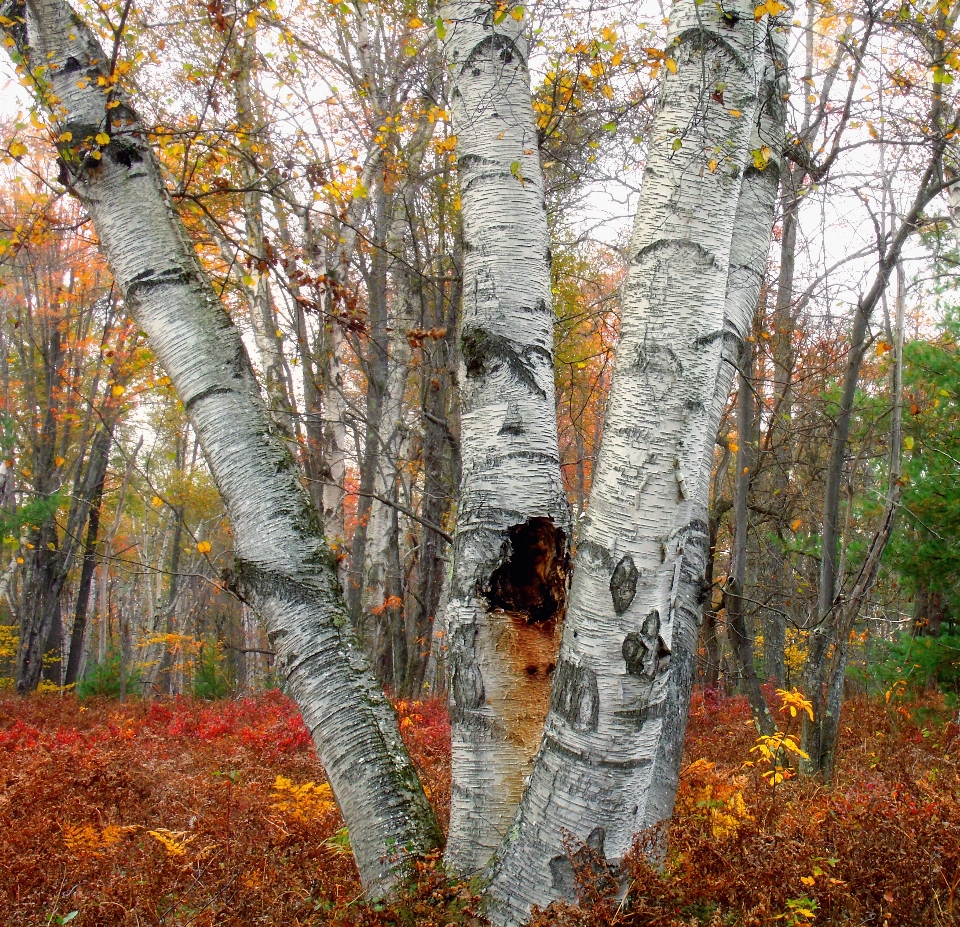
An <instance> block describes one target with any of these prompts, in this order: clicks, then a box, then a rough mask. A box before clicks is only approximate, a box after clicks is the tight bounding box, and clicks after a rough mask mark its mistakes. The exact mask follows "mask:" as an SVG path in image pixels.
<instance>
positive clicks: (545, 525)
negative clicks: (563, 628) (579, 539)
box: [480, 517, 570, 624]
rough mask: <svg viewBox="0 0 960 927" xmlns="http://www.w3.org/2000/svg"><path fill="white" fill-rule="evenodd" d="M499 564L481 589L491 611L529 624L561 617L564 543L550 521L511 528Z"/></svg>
mask: <svg viewBox="0 0 960 927" xmlns="http://www.w3.org/2000/svg"><path fill="white" fill-rule="evenodd" d="M501 558H502V562H501V564H500V566H498V567H497V568H496V570H494V571H493V574H492V575H491V576H490V584H489V587H488V588H487V589H481V590H480V594H481V595H483V596H484V597H485V598H486V599H487V601H488V602H489V603H490V607H491V608H502V609H503V610H504V611H505V612H511V613H512V614H514V615H522V616H524V617H525V618H526V620H527V622H528V623H529V624H539V623H541V622H548V621H554V620H556V619H557V618H559V617H561V616H562V614H563V610H564V608H565V606H566V601H567V574H568V572H569V569H570V563H569V557H568V555H567V539H566V535H565V534H564V533H563V531H561V530H560V528H558V527H557V526H556V525H554V523H553V519H552V518H539V517H538V518H531V519H529V520H528V521H525V522H524V523H523V524H520V525H513V526H512V527H511V528H510V532H509V537H508V539H507V540H506V541H504V543H503V549H502V551H501Z"/></svg>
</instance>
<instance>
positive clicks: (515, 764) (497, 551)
mask: <svg viewBox="0 0 960 927" xmlns="http://www.w3.org/2000/svg"><path fill="white" fill-rule="evenodd" d="M495 13H496V7H495V6H493V5H491V4H488V3H477V2H470V0H463V2H455V3H450V4H448V5H447V6H445V7H444V8H443V10H442V16H443V18H444V20H445V22H446V30H447V32H446V37H445V41H444V53H445V56H446V62H447V67H448V69H449V71H450V77H451V82H452V85H451V114H452V120H453V129H454V132H455V134H456V136H457V156H458V174H459V183H460V194H461V202H462V220H463V242H464V259H463V294H464V295H463V312H462V318H461V327H460V359H459V365H458V375H459V385H460V408H461V422H462V424H461V435H460V440H461V445H460V450H461V455H462V463H463V471H462V477H461V481H460V503H459V509H458V513H457V532H456V536H455V542H454V547H455V551H454V556H455V563H454V569H453V579H452V583H451V589H450V600H449V604H448V606H447V611H446V625H447V632H448V639H447V641H448V648H449V649H448V653H447V659H448V669H449V674H450V675H449V680H450V686H449V692H450V708H451V724H452V728H453V783H452V799H451V809H450V837H449V840H448V843H447V854H446V860H447V863H448V865H450V866H451V867H452V868H453V869H455V870H456V871H457V872H459V873H461V874H463V875H467V874H470V873H471V872H474V871H476V870H478V869H479V868H481V867H482V866H483V865H484V864H485V863H486V862H487V860H488V859H489V857H490V855H491V854H492V852H493V851H494V850H495V849H496V847H497V845H498V844H499V842H500V840H501V839H502V837H503V836H504V835H505V833H506V831H507V828H508V827H509V825H510V821H511V820H512V818H513V815H514V812H515V810H516V805H517V802H518V801H519V799H520V794H521V791H522V789H523V785H524V780H525V778H526V777H527V776H528V775H529V774H530V772H531V770H532V764H533V757H534V754H535V751H536V748H537V745H538V744H539V741H540V734H541V725H542V720H543V718H544V716H545V714H546V709H547V703H548V698H549V687H550V679H551V675H552V672H553V669H554V666H555V664H556V652H557V644H558V637H559V630H560V623H561V621H562V617H563V609H564V606H565V600H566V591H567V572H568V551H569V540H570V513H569V507H568V504H567V499H566V496H565V494H564V490H563V484H562V481H561V477H560V458H559V450H558V441H557V423H556V409H555V403H554V380H553V321H554V320H553V310H552V299H551V278H550V252H549V239H548V231H547V218H546V209H545V206H544V199H543V176H542V172H541V169H540V158H539V150H538V145H537V132H536V126H535V122H534V114H533V109H532V107H531V102H530V78H529V72H528V65H527V54H528V46H527V40H526V37H525V31H526V30H525V24H522V23H518V22H517V21H516V20H515V19H514V18H513V17H512V16H511V15H507V14H506V13H505V12H502V13H501V14H499V15H498V18H500V19H501V22H500V23H498V24H495V23H494V21H493V20H494V16H495Z"/></svg>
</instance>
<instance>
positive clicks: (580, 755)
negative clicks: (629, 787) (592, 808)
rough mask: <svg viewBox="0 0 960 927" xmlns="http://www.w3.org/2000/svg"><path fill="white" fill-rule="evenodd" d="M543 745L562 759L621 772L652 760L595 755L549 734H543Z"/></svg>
mask: <svg viewBox="0 0 960 927" xmlns="http://www.w3.org/2000/svg"><path fill="white" fill-rule="evenodd" d="M543 745H544V747H545V748H546V749H548V750H550V752H551V753H555V754H556V755H557V756H561V757H563V758H564V759H567V760H569V761H570V762H571V763H580V764H583V763H585V764H587V765H589V766H595V767H596V768H597V769H616V770H620V771H623V772H629V771H630V770H632V769H642V768H643V767H645V766H649V765H650V764H651V763H652V762H653V760H652V759H651V758H650V757H649V756H644V757H639V758H636V759H629V760H610V759H605V758H604V757H603V756H601V755H597V754H596V753H589V752H587V751H583V750H574V749H573V748H572V747H570V746H568V745H567V744H562V743H560V741H559V740H557V739H556V737H552V736H551V735H550V734H544V735H543Z"/></svg>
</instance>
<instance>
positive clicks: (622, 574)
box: [610, 554, 640, 615]
mask: <svg viewBox="0 0 960 927" xmlns="http://www.w3.org/2000/svg"><path fill="white" fill-rule="evenodd" d="M639 579H640V571H639V570H638V569H637V565H636V564H635V563H634V562H633V557H631V556H630V555H629V554H627V555H626V556H624V557H621V559H620V562H619V563H618V564H617V568H616V569H615V570H614V571H613V575H612V576H611V577H610V595H611V596H612V597H613V610H614V611H615V612H616V613H617V614H618V615H622V614H623V613H624V612H625V611H626V610H627V609H628V608H629V607H630V603H631V602H632V601H633V597H634V596H635V595H636V594H637V582H638V580H639Z"/></svg>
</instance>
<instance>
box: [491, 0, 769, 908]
mask: <svg viewBox="0 0 960 927" xmlns="http://www.w3.org/2000/svg"><path fill="white" fill-rule="evenodd" d="M767 26H768V21H767V19H766V17H765V18H764V19H763V20H762V21H761V22H760V23H757V22H756V21H755V19H754V7H753V4H747V3H743V2H740V3H737V4H735V5H734V6H732V7H726V8H724V9H720V8H719V6H714V7H710V8H708V7H707V5H706V4H703V5H697V4H696V3H695V2H692V0H680V2H678V3H677V4H675V6H674V8H673V12H672V16H671V22H670V36H669V44H668V47H667V48H668V50H667V61H668V64H667V73H666V75H665V79H664V85H663V88H662V90H661V97H660V103H659V107H658V112H657V114H656V116H655V119H654V125H653V129H652V139H651V142H650V152H649V157H648V162H647V167H646V171H645V175H644V182H643V189H642V192H641V197H640V202H639V207H638V220H637V227H636V230H635V232H634V238H633V242H632V244H631V247H630V256H631V264H630V269H629V275H628V278H627V282H626V284H625V287H624V297H623V321H622V333H621V341H620V345H619V347H618V350H617V361H616V368H615V373H614V381H613V387H612V390H611V395H610V400H609V405H608V411H607V416H606V424H605V427H604V433H603V442H602V447H601V450H600V454H599V459H598V462H597V471H596V475H595V477H594V482H593V488H592V491H591V496H590V503H589V508H588V514H587V518H586V519H585V524H584V526H583V529H582V532H581V535H580V543H579V548H578V552H577V568H576V571H575V573H574V580H573V587H572V589H571V595H570V605H569V608H568V612H567V618H566V622H565V625H564V632H563V643H562V647H561V652H560V660H559V663H558V668H557V672H556V675H555V679H554V686H553V697H552V700H551V707H550V714H549V716H548V718H547V723H546V726H545V730H544V736H543V742H542V744H541V747H540V753H539V755H538V758H537V763H536V767H535V770H534V774H533V777H532V780H531V782H530V786H529V787H528V789H527V792H526V794H525V796H524V799H523V802H522V804H521V806H520V811H519V814H518V816H517V820H516V822H515V824H514V826H513V827H512V828H511V830H510V834H509V837H508V839H507V840H506V841H505V843H504V847H503V849H502V850H501V851H500V853H498V856H497V858H496V860H495V861H494V864H493V866H492V867H491V875H492V883H491V885H490V889H489V896H490V914H491V915H492V916H493V919H494V921H495V922H496V923H500V924H516V923H519V922H520V921H522V920H523V919H524V918H525V917H526V915H527V914H528V912H529V910H530V908H531V906H532V905H544V904H547V903H548V902H550V901H551V900H553V899H555V898H557V897H571V896H573V895H574V893H575V889H576V883H575V874H574V872H573V867H572V864H571V862H570V860H569V858H568V854H567V852H566V849H565V842H566V843H567V845H569V843H568V842H569V840H571V839H572V840H573V841H574V842H576V841H582V842H585V843H587V844H588V845H590V846H591V847H593V848H594V849H595V850H597V851H599V852H601V853H602V854H603V855H604V856H605V857H606V858H607V859H608V860H610V861H611V862H612V863H614V864H616V863H617V862H619V860H621V859H622V857H623V856H624V854H625V853H626V852H627V850H628V849H629V848H630V846H631V844H632V842H633V838H634V836H635V835H636V833H637V832H638V831H641V830H643V829H644V828H647V827H650V826H652V825H655V824H658V823H659V822H662V821H664V820H665V819H667V818H668V817H669V816H670V814H671V812H672V809H673V803H674V799H675V796H676V788H677V781H678V776H679V764H680V754H681V750H682V746H683V736H684V732H685V727H686V717H687V711H688V708H689V692H690V685H691V682H692V671H693V663H694V657H695V648H696V643H697V627H698V624H699V619H700V612H701V606H702V601H703V577H704V569H705V564H706V558H707V553H708V551H707V547H708V543H709V542H708V535H707V526H706V524H705V523H704V517H703V513H704V511H705V500H704V499H703V498H701V490H700V487H701V486H702V485H703V484H704V481H703V479H702V474H703V472H704V469H705V467H706V466H707V463H706V461H707V460H708V459H712V450H713V444H714V439H715V435H716V432H717V427H718V424H719V411H718V410H719V408H720V407H721V405H722V403H721V402H719V401H718V399H717V395H718V379H719V377H720V376H721V370H722V368H723V367H724V366H726V365H725V364H724V358H723V355H724V344H725V342H726V341H728V340H732V341H734V342H739V341H740V340H742V339H743V337H744V336H745V335H746V333H747V330H748V327H749V321H750V318H751V314H752V312H753V309H754V303H755V298H754V299H751V300H747V301H746V302H747V303H748V307H747V310H746V312H744V313H743V314H742V316H741V317H740V318H738V319H735V318H732V316H731V315H729V314H728V305H729V302H728V299H727V295H728V276H729V272H730V271H731V257H732V256H731V236H732V233H733V230H734V226H735V223H736V221H737V216H738V203H739V201H740V199H741V196H740V193H741V180H742V178H743V174H744V165H745V164H747V163H749V162H750V161H751V156H750V143H751V126H752V125H754V124H755V123H756V121H757V120H758V118H759V116H760V113H759V112H758V109H759V97H760V88H761V76H762V70H763V60H764V54H763V45H764V44H765V34H766V32H767ZM718 88H719V89H718ZM771 153H772V152H771ZM769 231H770V229H769V218H767V219H766V220H765V225H764V226H763V227H761V224H760V223H759V222H758V224H757V225H756V226H751V228H749V229H746V228H740V229H738V230H737V235H738V239H739V238H743V237H745V236H747V235H754V236H758V238H759V245H760V246H761V247H765V246H766V243H767V241H768V236H769ZM733 270H736V268H733ZM725 375H726V376H727V377H729V373H727V374H725ZM728 386H729V380H728Z"/></svg>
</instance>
